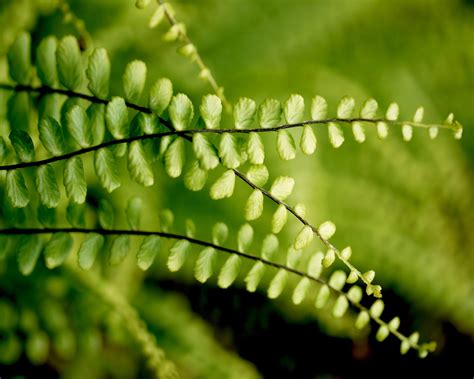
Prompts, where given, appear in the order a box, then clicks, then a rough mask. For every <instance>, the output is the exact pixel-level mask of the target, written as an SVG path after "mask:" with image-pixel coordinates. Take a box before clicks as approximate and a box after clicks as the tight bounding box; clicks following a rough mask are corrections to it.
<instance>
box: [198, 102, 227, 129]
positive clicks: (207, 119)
mask: <svg viewBox="0 0 474 379" xmlns="http://www.w3.org/2000/svg"><path fill="white" fill-rule="evenodd" d="M199 110H200V112H201V117H202V119H203V120H204V123H205V124H206V128H207V129H218V128H219V125H220V123H221V115H222V102H221V99H219V97H218V96H216V95H206V96H203V98H202V103H201V106H200V107H199Z"/></svg>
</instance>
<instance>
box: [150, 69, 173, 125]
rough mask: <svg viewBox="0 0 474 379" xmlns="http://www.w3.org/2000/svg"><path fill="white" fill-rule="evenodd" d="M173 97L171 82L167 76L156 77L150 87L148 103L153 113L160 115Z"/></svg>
mask: <svg viewBox="0 0 474 379" xmlns="http://www.w3.org/2000/svg"><path fill="white" fill-rule="evenodd" d="M172 97H173V83H171V80H169V79H167V78H160V79H158V80H157V81H156V82H155V83H154V84H153V85H152V86H151V89H150V94H149V96H148V104H149V106H150V109H151V111H152V112H153V113H155V114H157V115H159V116H161V114H162V113H163V112H164V111H165V109H166V108H168V106H169V105H170V102H171V98H172Z"/></svg>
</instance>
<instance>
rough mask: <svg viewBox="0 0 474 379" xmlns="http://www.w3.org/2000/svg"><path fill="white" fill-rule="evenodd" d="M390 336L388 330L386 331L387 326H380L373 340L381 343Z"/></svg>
mask: <svg viewBox="0 0 474 379" xmlns="http://www.w3.org/2000/svg"><path fill="white" fill-rule="evenodd" d="M389 334H390V330H389V329H388V327H387V325H380V327H379V329H378V330H377V334H376V335H375V338H376V339H377V341H379V342H382V341H384V340H385V339H386V338H387V337H388V335H389Z"/></svg>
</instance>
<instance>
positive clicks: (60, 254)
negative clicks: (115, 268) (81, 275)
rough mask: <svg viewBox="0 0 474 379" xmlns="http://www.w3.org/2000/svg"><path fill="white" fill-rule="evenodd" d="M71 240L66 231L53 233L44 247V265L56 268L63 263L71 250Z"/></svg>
mask: <svg viewBox="0 0 474 379" xmlns="http://www.w3.org/2000/svg"><path fill="white" fill-rule="evenodd" d="M72 245H73V240H72V237H71V235H70V234H68V233H55V234H53V236H52V237H51V239H50V240H49V241H48V242H47V243H46V246H45V248H44V259H45V263H46V267H47V268H49V269H53V268H56V267H58V266H60V265H62V264H63V263H64V261H65V260H66V258H67V256H68V255H69V253H70V252H71V249H72Z"/></svg>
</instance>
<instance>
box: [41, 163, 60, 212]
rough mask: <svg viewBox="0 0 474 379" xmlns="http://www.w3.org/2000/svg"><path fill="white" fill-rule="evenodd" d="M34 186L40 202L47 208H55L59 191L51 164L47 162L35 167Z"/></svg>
mask: <svg viewBox="0 0 474 379" xmlns="http://www.w3.org/2000/svg"><path fill="white" fill-rule="evenodd" d="M36 188H37V190H38V194H39V199H40V202H41V204H43V205H44V206H46V207H48V208H56V207H57V206H58V204H59V199H60V193H59V187H58V183H57V181H56V174H55V173H54V168H53V166H51V165H49V164H47V165H43V166H38V168H37V169H36Z"/></svg>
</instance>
